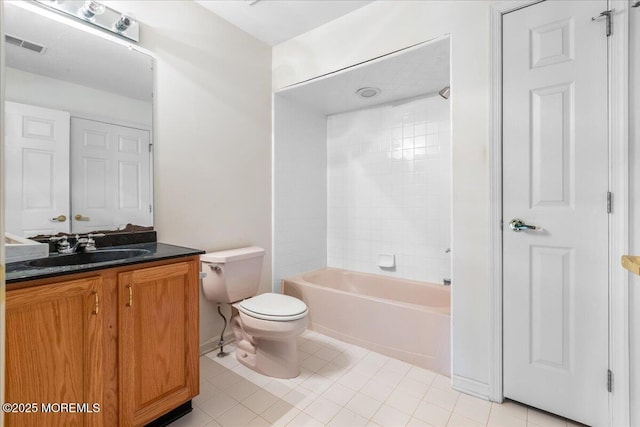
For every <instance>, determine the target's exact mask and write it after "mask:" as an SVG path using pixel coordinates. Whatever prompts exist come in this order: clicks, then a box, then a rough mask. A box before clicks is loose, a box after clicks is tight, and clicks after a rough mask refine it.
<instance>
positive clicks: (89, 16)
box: [0, 0, 140, 42]
mask: <svg viewBox="0 0 640 427" xmlns="http://www.w3.org/2000/svg"><path fill="white" fill-rule="evenodd" d="M0 1H1V0H0ZM35 4H37V5H39V6H42V7H43V8H45V9H50V10H53V11H55V12H58V13H62V14H64V15H68V16H72V17H74V18H75V19H77V20H78V21H80V22H83V23H85V24H90V25H93V26H95V27H98V28H100V29H102V30H105V31H109V32H110V33H113V34H117V35H118V36H121V37H125V38H127V39H129V40H133V41H136V42H137V41H139V40H140V25H139V23H138V21H137V20H136V19H135V18H134V17H133V16H131V14H130V13H122V12H120V11H118V10H115V9H112V8H110V7H109V6H105V5H104V4H103V3H101V2H100V1H96V0H64V1H61V0H57V1H55V0H35Z"/></svg>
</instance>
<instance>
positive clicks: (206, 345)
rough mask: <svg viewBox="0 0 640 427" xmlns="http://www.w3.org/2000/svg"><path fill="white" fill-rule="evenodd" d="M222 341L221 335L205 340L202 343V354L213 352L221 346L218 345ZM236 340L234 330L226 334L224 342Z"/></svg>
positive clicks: (228, 342)
mask: <svg viewBox="0 0 640 427" xmlns="http://www.w3.org/2000/svg"><path fill="white" fill-rule="evenodd" d="M219 341H220V337H215V338H211V339H209V340H207V341H205V342H201V343H200V356H202V355H203V354H207V353H210V352H212V351H213V350H217V349H218V348H219V347H220V346H219V345H218V344H219ZM234 341H235V336H234V335H233V332H229V333H228V334H225V336H224V344H225V345H227V344H230V343H232V342H234Z"/></svg>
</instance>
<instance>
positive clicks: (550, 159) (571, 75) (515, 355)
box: [503, 0, 608, 426]
mask: <svg viewBox="0 0 640 427" xmlns="http://www.w3.org/2000/svg"><path fill="white" fill-rule="evenodd" d="M606 9H607V2H606V1H604V0H593V1H581V2H575V1H546V2H543V3H538V4H536V5H533V6H529V7H526V8H524V9H520V10H517V11H514V12H511V13H508V14H506V15H505V16H504V18H503V144H504V145H503V221H504V229H503V245H504V248H503V250H504V252H503V265H504V267H503V268H504V270H503V275H504V276H503V279H504V288H503V298H504V300H503V303H504V305H503V313H504V344H503V345H504V395H505V397H507V398H510V399H513V400H516V401H520V402H523V403H526V404H529V405H531V406H534V407H537V408H540V409H543V410H545V411H549V412H552V413H555V414H559V415H562V416H565V417H567V418H570V419H573V420H576V421H579V422H582V423H585V424H588V425H592V426H599V425H606V424H607V411H608V409H607V408H608V407H607V401H608V395H607V369H608V214H607V189H608V157H607V153H608V136H607V39H606V34H605V22H604V21H592V20H591V18H592V17H595V16H598V15H599V14H600V12H602V11H604V10H606ZM513 219H522V220H523V222H525V223H527V224H530V225H535V226H539V227H541V228H540V229H539V230H523V231H519V232H516V231H513V230H511V229H510V225H509V223H510V221H512V220H513Z"/></svg>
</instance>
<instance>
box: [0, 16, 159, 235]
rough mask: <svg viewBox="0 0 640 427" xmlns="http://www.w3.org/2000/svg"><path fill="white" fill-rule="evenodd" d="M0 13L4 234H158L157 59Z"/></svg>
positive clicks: (41, 20)
mask: <svg viewBox="0 0 640 427" xmlns="http://www.w3.org/2000/svg"><path fill="white" fill-rule="evenodd" d="M4 8H5V11H4V13H5V40H6V44H5V45H6V50H5V52H6V59H5V70H3V72H4V75H5V126H4V133H5V224H6V231H7V232H9V233H12V234H16V235H19V236H24V237H30V236H36V235H50V234H57V233H86V232H89V231H97V230H101V231H102V230H119V229H124V228H125V227H126V226H127V224H132V225H135V226H144V227H148V226H153V188H152V186H153V168H152V160H151V159H152V157H151V156H152V150H151V147H152V110H153V107H152V97H153V94H152V91H153V70H152V67H153V60H152V58H151V57H150V56H148V55H146V54H144V53H141V52H138V51H136V50H133V49H131V48H128V47H127V46H125V45H123V44H122V43H117V42H115V41H113V40H110V39H108V38H103V37H99V36H97V35H94V34H90V33H87V32H85V31H82V30H80V29H78V28H74V27H72V26H68V25H66V24H64V23H62V22H60V19H57V20H54V19H51V18H49V17H48V16H47V15H46V13H45V14H40V13H35V12H34V11H32V10H29V9H25V8H23V7H20V6H19V5H18V4H11V3H5V5H4ZM129 228H131V227H129Z"/></svg>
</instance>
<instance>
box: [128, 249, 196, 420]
mask: <svg viewBox="0 0 640 427" xmlns="http://www.w3.org/2000/svg"><path fill="white" fill-rule="evenodd" d="M197 274H198V272H197V265H196V263H195V262H180V263H176V264H170V265H166V266H160V267H152V268H145V269H140V270H135V271H131V272H125V273H120V274H119V275H118V293H119V304H120V306H119V324H120V326H119V330H120V334H119V350H118V351H119V359H120V387H121V388H120V421H121V425H123V426H131V425H136V426H137V425H143V424H145V423H147V422H149V421H151V420H154V419H155V418H157V417H159V416H161V415H163V414H164V413H166V412H168V411H170V410H172V409H174V408H175V407H177V406H178V405H181V404H182V403H185V402H187V401H188V400H189V399H191V398H192V397H193V396H195V395H197V394H198V387H199V380H198V280H197V277H198V276H197Z"/></svg>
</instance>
